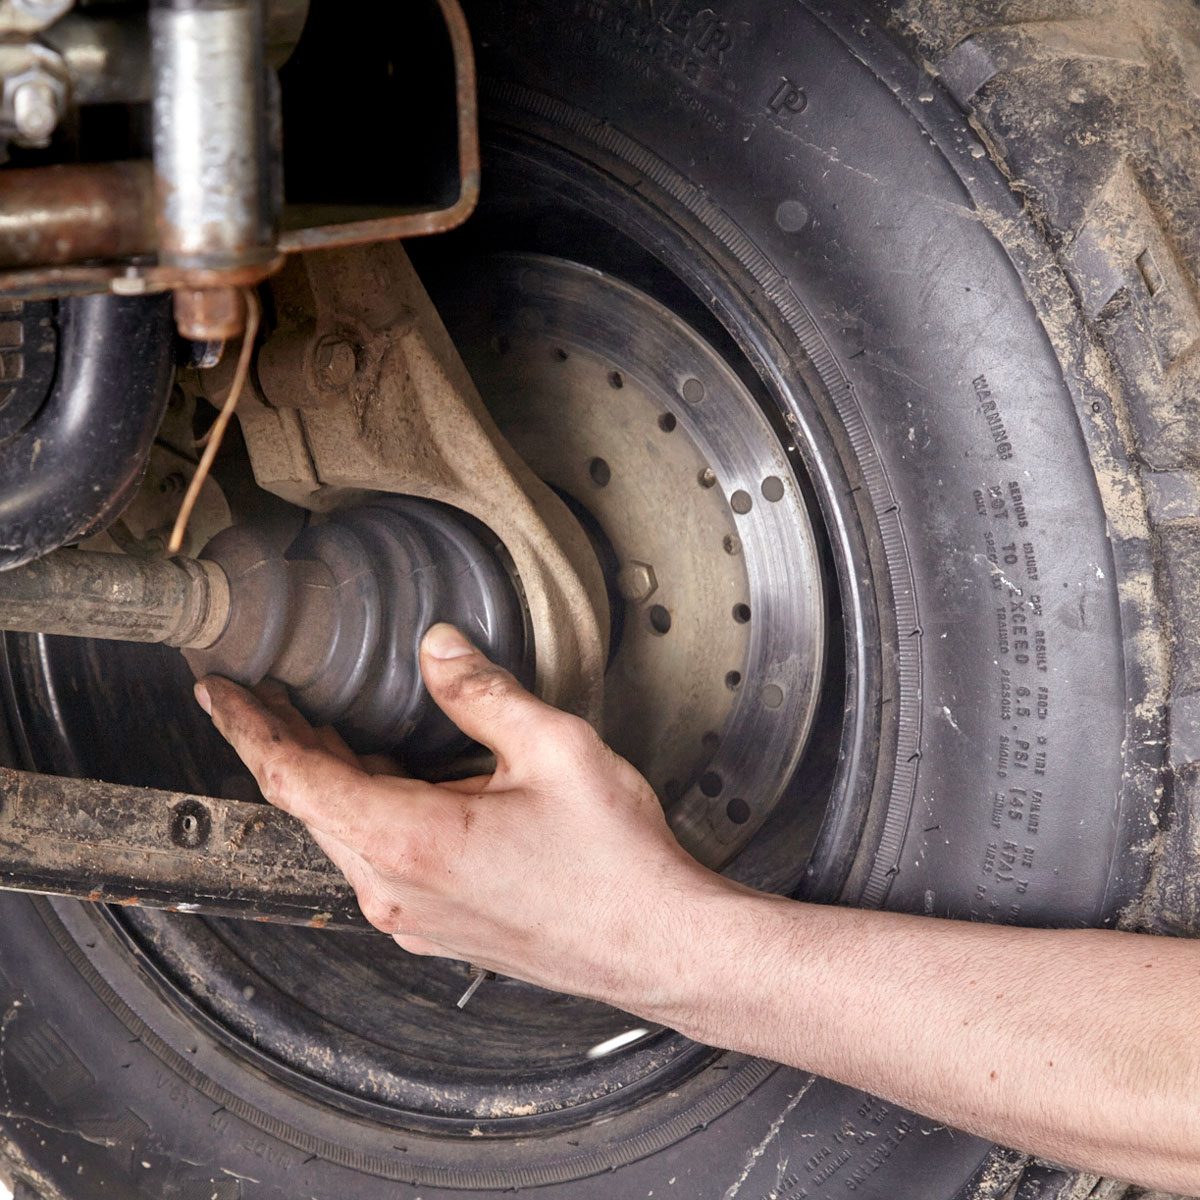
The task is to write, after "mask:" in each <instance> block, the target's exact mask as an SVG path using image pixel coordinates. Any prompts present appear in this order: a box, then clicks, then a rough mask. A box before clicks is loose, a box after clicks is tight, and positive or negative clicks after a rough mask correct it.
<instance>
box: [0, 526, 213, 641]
mask: <svg viewBox="0 0 1200 1200" xmlns="http://www.w3.org/2000/svg"><path fill="white" fill-rule="evenodd" d="M228 618H229V582H228V580H227V579H226V578H225V572H224V571H222V570H221V568H220V567H219V566H217V564H216V563H211V562H202V561H198V560H195V559H187V558H177V559H170V560H167V559H163V560H151V559H140V558H131V557H129V556H127V555H124V554H96V553H92V552H90V551H87V550H58V551H56V552H55V553H53V554H48V555H46V557H44V558H39V559H37V560H36V561H34V562H31V563H28V564H26V565H25V566H23V567H17V568H15V569H14V570H11V571H2V572H0V629H7V630H13V631H20V632H24V633H59V634H67V635H69V636H71V637H92V638H109V639H111V640H114V641H120V642H164V643H166V644H167V645H168V646H179V647H194V648H196V649H202V648H204V647H206V646H211V645H212V644H213V642H215V641H216V640H217V638H218V637H220V635H221V631H222V630H223V629H224V628H225V624H226V622H227V620H228Z"/></svg>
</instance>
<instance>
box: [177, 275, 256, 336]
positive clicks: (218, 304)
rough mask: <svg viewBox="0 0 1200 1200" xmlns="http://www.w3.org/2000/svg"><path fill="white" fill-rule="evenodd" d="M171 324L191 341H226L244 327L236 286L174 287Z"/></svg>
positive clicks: (241, 303) (239, 334)
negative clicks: (173, 318) (173, 319)
mask: <svg viewBox="0 0 1200 1200" xmlns="http://www.w3.org/2000/svg"><path fill="white" fill-rule="evenodd" d="M175 324H176V326H177V327H178V329H179V332H180V334H181V335H182V336H183V337H185V338H190V339H191V340H192V341H194V342H228V341H232V340H233V339H234V338H236V337H240V336H241V333H242V331H243V329H244V328H245V326H246V306H245V304H244V303H243V301H242V292H241V290H240V289H239V288H236V287H214V288H177V289H176V291H175Z"/></svg>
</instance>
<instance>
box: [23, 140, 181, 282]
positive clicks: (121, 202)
mask: <svg viewBox="0 0 1200 1200" xmlns="http://www.w3.org/2000/svg"><path fill="white" fill-rule="evenodd" d="M156 240H157V237H156V233H155V224H154V173H153V171H152V170H151V167H150V164H149V163H147V162H123V163H97V164H91V165H86V166H76V165H71V166H51V167H34V168H25V169H16V170H13V169H8V170H5V172H4V186H3V188H0V270H12V269H14V268H19V267H37V266H49V265H60V264H64V263H74V262H81V261H83V260H85V259H99V260H101V261H105V262H111V261H113V260H115V259H122V258H129V257H131V256H133V255H138V254H149V253H152V252H153V250H154V246H155V242H156Z"/></svg>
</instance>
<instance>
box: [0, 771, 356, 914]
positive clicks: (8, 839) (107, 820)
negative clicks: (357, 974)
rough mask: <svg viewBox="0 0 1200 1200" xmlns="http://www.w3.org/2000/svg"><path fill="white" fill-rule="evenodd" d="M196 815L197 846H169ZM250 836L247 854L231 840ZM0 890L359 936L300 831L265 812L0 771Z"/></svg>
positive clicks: (350, 904) (349, 905) (336, 884)
mask: <svg viewBox="0 0 1200 1200" xmlns="http://www.w3.org/2000/svg"><path fill="white" fill-rule="evenodd" d="M201 810H203V811H204V812H205V813H207V814H209V815H210V816H211V830H210V831H206V836H205V838H204V839H203V840H202V841H200V842H197V841H196V839H191V840H186V839H185V840H184V844H183V845H181V844H179V841H178V840H176V839H174V838H173V837H172V832H171V831H172V827H173V822H172V816H173V814H178V813H179V812H181V811H195V812H199V811H201ZM251 826H253V827H254V828H255V829H256V831H257V834H256V837H255V844H254V846H253V848H246V847H244V846H242V845H241V844H240V842H239V839H238V838H237V837H236V836H230V835H231V834H234V833H235V831H241V830H245V829H247V828H249V827H251ZM0 889H4V890H10V891H23V892H36V893H41V894H48V895H59V896H73V897H76V898H78V899H80V900H87V901H90V902H92V903H94V904H117V905H122V906H124V907H150V908H167V909H170V910H172V911H181V912H198V913H211V914H215V915H221V916H233V917H246V918H250V919H252V920H256V921H264V922H282V923H286V924H293V925H306V926H310V927H312V928H315V929H343V930H360V931H361V930H365V929H368V928H369V926H368V925H367V923H366V921H365V920H364V919H363V916H362V914H361V913H360V912H359V910H358V905H357V903H356V901H355V898H354V892H353V891H352V890H351V888H350V885H349V884H348V883H347V882H346V881H345V879H344V878H343V877H342V875H341V873H340V872H339V871H338V870H337V868H336V867H335V866H334V865H333V863H331V862H330V861H329V859H328V858H326V857H325V855H324V854H323V853H322V852H321V850H320V849H319V848H318V847H317V845H316V843H315V842H313V841H312V840H311V839H310V838H309V836H308V834H307V832H306V831H305V830H304V828H303V826H301V825H300V824H299V823H298V822H296V821H295V820H294V819H293V818H292V817H289V816H288V815H287V814H286V813H282V812H280V811H279V810H277V809H274V808H270V807H269V806H267V805H264V804H253V803H248V802H246V801H235V800H221V799H217V798H216V797H212V796H191V795H186V794H183V793H179V792H167V791H159V790H155V789H151V788H136V787H124V786H120V785H117V784H110V783H100V782H97V781H95V780H90V779H64V778H60V777H58V776H54V775H35V774H31V773H28V772H24V771H14V770H11V769H9V768H7V767H3V768H0Z"/></svg>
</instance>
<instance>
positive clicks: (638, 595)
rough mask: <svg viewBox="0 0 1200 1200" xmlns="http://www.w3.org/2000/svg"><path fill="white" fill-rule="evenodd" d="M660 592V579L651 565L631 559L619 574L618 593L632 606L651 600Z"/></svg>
mask: <svg viewBox="0 0 1200 1200" xmlns="http://www.w3.org/2000/svg"><path fill="white" fill-rule="evenodd" d="M657 590H658V579H657V578H656V577H655V574H654V568H653V567H652V566H651V565H650V564H649V563H644V562H638V561H637V560H636V559H631V560H630V561H629V562H627V563H625V565H624V566H623V567H622V568H621V569H620V570H619V571H618V572H617V591H618V592H620V593H621V596H622V598H623V599H625V600H628V601H629V602H630V603H631V604H641V603H642V601H644V600H649V599H650V597H651V596H653V595H654V593H655V592H656V591H657Z"/></svg>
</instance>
